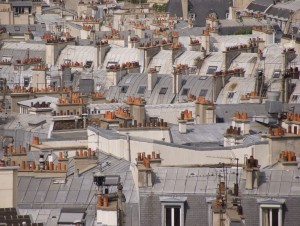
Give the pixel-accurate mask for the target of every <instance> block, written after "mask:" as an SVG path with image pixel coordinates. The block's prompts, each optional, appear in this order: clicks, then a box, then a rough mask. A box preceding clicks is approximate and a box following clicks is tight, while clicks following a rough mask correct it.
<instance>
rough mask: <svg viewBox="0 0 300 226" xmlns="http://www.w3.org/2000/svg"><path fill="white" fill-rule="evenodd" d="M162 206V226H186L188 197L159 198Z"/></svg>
mask: <svg viewBox="0 0 300 226" xmlns="http://www.w3.org/2000/svg"><path fill="white" fill-rule="evenodd" d="M159 199H160V201H161V205H162V224H161V225H162V226H183V225H184V203H185V202H186V200H187V198H186V197H178V196H177V197H159Z"/></svg>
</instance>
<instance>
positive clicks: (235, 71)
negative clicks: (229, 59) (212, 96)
mask: <svg viewBox="0 0 300 226" xmlns="http://www.w3.org/2000/svg"><path fill="white" fill-rule="evenodd" d="M244 72H245V70H244V68H236V69H232V70H225V71H216V72H215V73H214V75H215V76H225V75H238V74H239V75H241V74H243V73H244Z"/></svg>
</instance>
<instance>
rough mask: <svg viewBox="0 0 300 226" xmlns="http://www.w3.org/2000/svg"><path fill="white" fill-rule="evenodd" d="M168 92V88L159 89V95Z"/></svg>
mask: <svg viewBox="0 0 300 226" xmlns="http://www.w3.org/2000/svg"><path fill="white" fill-rule="evenodd" d="M167 91H168V88H161V89H160V91H159V94H166V93H167Z"/></svg>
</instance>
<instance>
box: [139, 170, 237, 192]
mask: <svg viewBox="0 0 300 226" xmlns="http://www.w3.org/2000/svg"><path fill="white" fill-rule="evenodd" d="M154 173H155V182H154V186H153V187H150V188H140V189H139V190H140V193H156V194H212V195H213V194H216V191H217V186H218V182H219V180H220V177H219V175H221V176H223V174H224V171H223V169H221V168H180V167H157V168H154ZM227 176H228V187H230V188H232V187H233V183H235V179H236V169H235V168H227ZM238 180H239V181H241V173H239V179H238Z"/></svg>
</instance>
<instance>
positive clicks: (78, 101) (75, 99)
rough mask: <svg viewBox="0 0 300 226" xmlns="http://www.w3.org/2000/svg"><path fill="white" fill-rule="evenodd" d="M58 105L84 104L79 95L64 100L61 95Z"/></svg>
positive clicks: (73, 94)
mask: <svg viewBox="0 0 300 226" xmlns="http://www.w3.org/2000/svg"><path fill="white" fill-rule="evenodd" d="M58 104H83V99H82V98H80V97H79V93H71V99H70V100H69V99H67V98H62V96H61V95H60V97H59V99H58Z"/></svg>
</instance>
